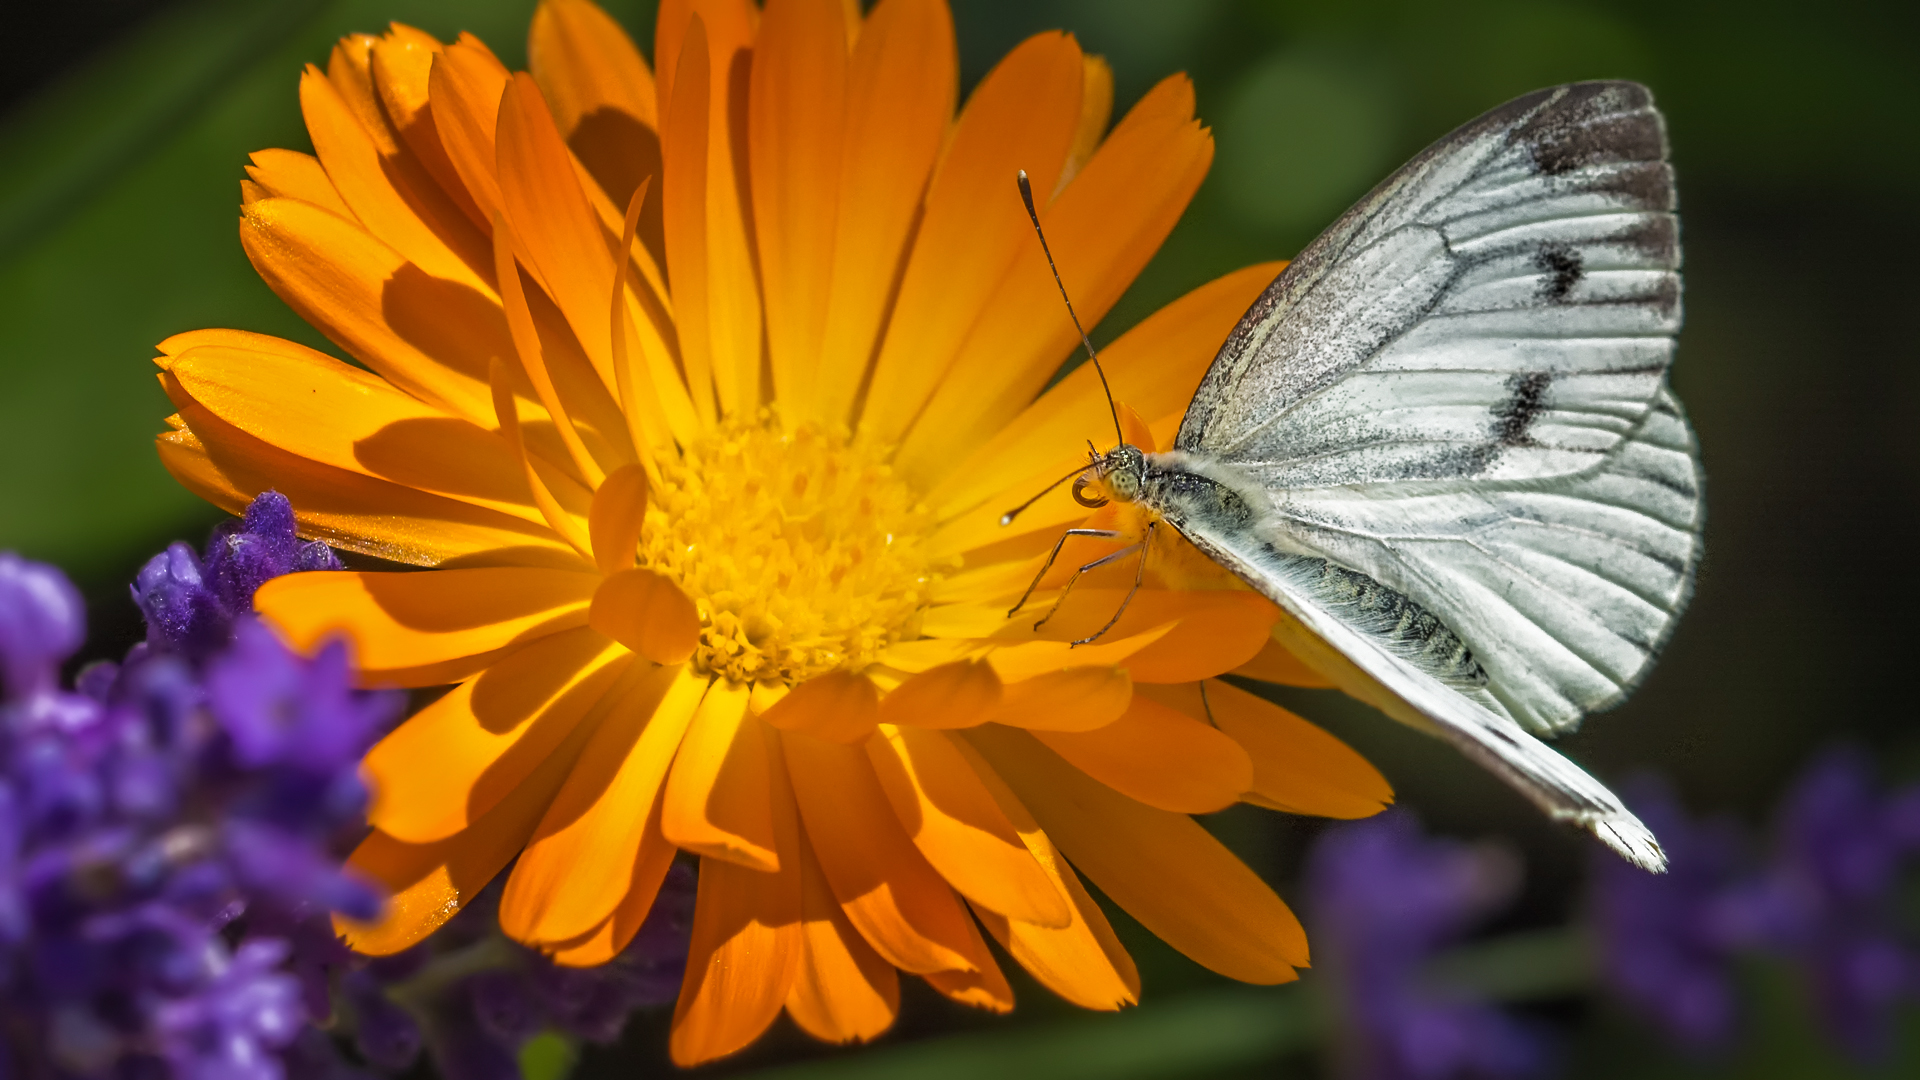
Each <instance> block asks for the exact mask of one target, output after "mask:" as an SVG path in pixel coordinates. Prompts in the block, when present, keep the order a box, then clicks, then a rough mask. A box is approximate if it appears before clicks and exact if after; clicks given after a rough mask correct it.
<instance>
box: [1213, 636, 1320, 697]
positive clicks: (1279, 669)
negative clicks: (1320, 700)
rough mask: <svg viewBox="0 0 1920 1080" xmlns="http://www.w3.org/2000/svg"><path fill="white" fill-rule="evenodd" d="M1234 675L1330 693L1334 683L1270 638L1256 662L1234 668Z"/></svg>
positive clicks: (1252, 661) (1248, 662) (1253, 660)
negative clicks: (1329, 690) (1328, 691)
mask: <svg viewBox="0 0 1920 1080" xmlns="http://www.w3.org/2000/svg"><path fill="white" fill-rule="evenodd" d="M1230 674H1234V675H1243V676H1245V677H1247V678H1249V679H1259V680H1260V681H1261V682H1270V683H1280V684H1281V685H1283V686H1300V687H1306V688H1307V689H1311V690H1328V689H1332V687H1333V680H1332V679H1329V678H1327V677H1326V676H1325V675H1322V674H1320V673H1319V672H1318V671H1315V670H1314V669H1313V668H1311V667H1309V666H1308V665H1307V662H1306V661H1305V660H1302V659H1300V658H1299V657H1298V656H1295V655H1294V654H1293V653H1291V652H1289V651H1287V647H1286V646H1284V645H1282V644H1280V643H1279V642H1278V641H1273V640H1271V639H1269V640H1268V641H1267V644H1266V645H1265V646H1264V647H1263V648H1262V649H1261V650H1260V652H1259V654H1258V655H1256V656H1255V657H1254V658H1253V659H1251V660H1249V661H1247V662H1246V663H1244V664H1241V665H1240V666H1239V667H1237V668H1234V669H1233V671H1232V672H1231V673H1230Z"/></svg>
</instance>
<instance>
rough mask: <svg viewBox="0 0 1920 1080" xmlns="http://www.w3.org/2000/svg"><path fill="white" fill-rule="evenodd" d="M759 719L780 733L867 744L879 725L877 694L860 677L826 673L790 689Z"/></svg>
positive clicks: (850, 673)
mask: <svg viewBox="0 0 1920 1080" xmlns="http://www.w3.org/2000/svg"><path fill="white" fill-rule="evenodd" d="M756 689H757V688H756ZM760 719H762V720H765V721H766V722H767V723H769V724H772V725H773V726H774V727H776V728H779V729H780V730H782V731H799V732H804V733H806V734H808V735H811V736H813V737H814V738H817V739H826V740H828V741H830V742H837V743H844V744H846V745H848V746H857V745H859V744H861V743H864V742H866V741H867V736H869V735H872V734H873V731H874V725H875V724H876V723H878V722H879V719H880V694H879V692H878V691H877V690H876V689H874V685H873V683H872V681H871V680H869V679H867V678H866V677H865V676H863V675H856V674H854V673H853V672H851V671H835V672H829V673H828V674H825V675H818V676H815V677H814V678H811V679H808V680H807V681H806V682H803V683H801V684H800V685H799V686H796V687H794V688H793V691H792V692H791V693H789V694H787V695H786V696H785V697H783V698H781V699H780V700H779V701H777V702H775V703H774V704H773V705H771V706H769V707H768V708H767V710H766V711H765V712H763V713H762V714H761V715H760Z"/></svg>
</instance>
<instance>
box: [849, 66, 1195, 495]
mask: <svg viewBox="0 0 1920 1080" xmlns="http://www.w3.org/2000/svg"><path fill="white" fill-rule="evenodd" d="M1192 110H1193V87H1192V84H1191V83H1189V82H1188V81H1187V78H1186V76H1184V75H1176V76H1173V77H1172V78H1169V79H1167V80H1166V81H1165V82H1162V83H1161V84H1160V85H1159V86H1157V87H1155V88H1154V89H1153V90H1151V91H1149V92H1148V93H1147V96H1146V97H1144V98H1142V99H1141V101H1140V103H1139V104H1138V105H1136V106H1134V109H1133V112H1132V113H1130V114H1129V115H1128V116H1127V118H1126V119H1125V120H1122V121H1121V122H1120V125H1119V126H1118V127H1117V128H1115V129H1114V132H1113V135H1112V136H1111V137H1110V138H1108V139H1107V141H1106V143H1105V144H1103V145H1102V146H1101V147H1100V151H1099V153H1097V154H1095V155H1094V157H1093V160H1091V161H1089V162H1088V163H1087V166H1086V168H1084V169H1082V170H1081V171H1080V173H1079V175H1077V176H1075V177H1074V179H1073V182H1072V183H1071V184H1068V185H1067V187H1066V189H1065V190H1064V191H1062V192H1061V193H1060V196H1059V198H1058V199H1056V200H1054V202H1053V204H1052V205H1051V206H1049V207H1047V208H1046V210H1045V211H1044V212H1043V213H1042V220H1043V221H1044V222H1045V224H1046V229H1047V240H1048V242H1049V243H1051V244H1052V245H1053V250H1054V252H1055V254H1056V259H1057V261H1058V264H1059V269H1060V276H1061V279H1062V280H1063V281H1065V282H1066V287H1067V294H1068V295H1069V296H1071V297H1073V302H1074V305H1075V308H1076V309H1077V310H1078V311H1079V312H1080V318H1081V320H1082V321H1083V322H1084V323H1085V325H1088V326H1092V325H1094V324H1095V323H1097V322H1099V320H1100V319H1101V317H1102V316H1104V315H1105V314H1106V312H1107V311H1108V309H1110V308H1111V307H1112V306H1113V305H1114V303H1115V302H1116V301H1118V300H1119V299H1120V294H1121V293H1122V292H1124V291H1126V288H1127V286H1128V285H1130V284H1132V283H1133V279H1134V277H1135V276H1136V275H1137V274H1139V272H1140V270H1141V269H1142V268H1144V267H1145V266H1146V264H1147V260H1148V259H1149V258H1151V257H1152V256H1153V253H1154V252H1155V251H1156V250H1158V249H1159V247H1160V242H1161V241H1162V240H1164V239H1166V236H1167V233H1168V232H1170V231H1172V229H1173V226H1174V223H1175V222H1176V221H1178V220H1179V218H1180V214H1181V212H1182V211H1184V210H1185V209H1186V205H1187V202H1188V200H1190V199H1191V198H1192V197H1193V193H1194V191H1195V190H1197V189H1198V188H1199V186H1200V181H1201V179H1202V178H1204V177H1205V176H1206V173H1207V165H1208V164H1209V163H1210V162H1211V161H1212V158H1213V141H1212V139H1211V137H1210V136H1208V134H1207V133H1206V131H1205V129H1203V128H1202V127H1201V126H1200V125H1199V123H1198V122H1197V121H1195V120H1193V118H1192V115H1193V114H1192ZM1034 179H1035V182H1036V183H1038V182H1039V181H1040V178H1039V177H1035V178H1034ZM1041 190H1043V191H1044V190H1048V189H1046V188H1044V187H1043V188H1041ZM1003 198H1004V196H1003ZM1016 209H1017V208H1016ZM1052 284H1053V273H1052V271H1050V270H1049V269H1048V267H1047V259H1046V256H1045V254H1044V253H1043V252H1042V251H1041V250H1040V245H1039V244H1038V243H1037V242H1031V241H1030V242H1028V243H1026V244H1024V245H1022V246H1020V247H1017V248H1015V249H1014V257H1013V260H1012V265H1011V266H1010V267H1009V268H1008V269H1007V270H1006V272H1005V274H1004V276H1003V278H1002V280H1001V281H1000V282H999V283H998V285H997V288H996V290H995V292H994V293H993V294H992V295H991V297H990V299H988V300H987V301H986V304H985V306H984V308H983V309H982V313H981V316H980V319H979V322H978V323H977V324H976V325H974V326H973V327H972V329H971V330H970V331H969V333H968V335H967V338H966V342H965V345H964V346H963V347H962V348H961V349H960V351H959V354H958V355H957V356H956V357H955V358H954V360H953V362H952V364H951V366H950V368H949V369H947V370H945V371H943V372H942V373H941V377H942V381H941V383H940V386H939V389H938V390H936V391H935V392H934V393H933V395H932V396H931V398H930V399H929V400H928V401H927V405H926V408H925V409H924V410H923V411H922V412H921V413H920V415H919V417H918V419H916V420H915V421H914V426H913V430H912V432H911V433H910V434H908V435H907V437H906V438H905V440H904V441H902V443H901V444H900V449H899V451H898V452H897V454H896V455H895V458H894V464H895V467H896V468H898V469H899V470H900V474H901V475H902V476H904V477H907V478H909V479H911V480H915V481H919V482H921V483H923V484H931V483H932V482H933V481H934V480H937V479H938V478H939V477H941V476H944V475H945V474H946V472H947V470H949V469H950V468H952V467H953V466H954V465H956V464H958V463H959V459H960V458H962V457H965V456H966V455H967V454H968V453H969V452H971V451H972V449H973V448H974V447H976V446H978V445H979V444H980V443H982V442H984V441H985V440H986V439H988V438H990V437H991V436H992V435H993V434H994V433H995V432H997V431H998V430H999V429H1000V428H1001V426H1002V425H1004V424H1005V423H1006V421H1007V418H1008V417H1010V416H1013V415H1015V414H1017V413H1018V412H1019V410H1020V409H1022V408H1024V407H1025V406H1026V405H1027V404H1028V403H1029V402H1031V401H1032V400H1033V398H1034V395H1036V394H1038V393H1039V392H1040V390H1041V389H1042V388H1043V387H1045V386H1046V385H1047V382H1048V381H1049V380H1050V379H1051V378H1052V377H1053V375H1054V373H1055V372H1056V371H1057V370H1058V369H1059V366H1060V362H1061V361H1062V360H1063V359H1065V358H1066V356H1067V355H1068V354H1069V353H1070V352H1071V351H1072V349H1073V347H1074V345H1075V343H1076V342H1077V341H1078V340H1079V333H1078V332H1077V331H1076V330H1075V329H1074V327H1073V321H1072V319H1070V318H1069V317H1068V315H1067V311H1066V306H1065V305H1063V304H1061V303H1059V302H1058V301H1059V296H1058V294H1057V292H1056V294H1055V295H1053V296H1049V295H1047V288H1048V287H1049V286H1051V285H1052ZM903 299H904V294H903ZM876 385H877V384H876Z"/></svg>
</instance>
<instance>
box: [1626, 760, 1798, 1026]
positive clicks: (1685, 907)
mask: <svg viewBox="0 0 1920 1080" xmlns="http://www.w3.org/2000/svg"><path fill="white" fill-rule="evenodd" d="M1628 795H1629V798H1628V802H1629V803H1631V804H1632V806H1633V808H1634V812H1635V813H1637V814H1639V815H1640V819H1641V820H1642V821H1644V822H1646V824H1647V826H1648V827H1649V828H1651V829H1652V830H1653V831H1654V835H1656V836H1658V837H1660V842H1661V845H1662V846H1663V847H1665V848H1666V851H1667V859H1668V870H1667V872H1666V873H1665V874H1649V873H1647V872H1646V871H1644V870H1640V869H1638V868H1636V867H1634V866H1632V865H1630V864H1628V863H1626V862H1625V861H1623V860H1621V859H1619V858H1616V857H1614V856H1613V855H1612V854H1611V853H1609V852H1600V853H1597V854H1596V855H1595V856H1594V858H1593V876H1592V878H1591V882H1592V884H1591V890H1592V892H1591V906H1592V917H1593V920H1594V929H1595V933H1596V935H1597V937H1598V939H1599V942H1600V949H1599V953H1600V957H1599V962H1600V972H1601V977H1602V979H1604V980H1605V981H1606V983H1607V984H1608V985H1609V986H1610V987H1611V988H1612V989H1613V990H1614V991H1615V992H1616V993H1617V994H1618V995H1619V996H1620V997H1621V999H1622V1000H1624V1001H1625V1002H1626V1003H1627V1004H1628V1005H1629V1006H1630V1007H1632V1008H1633V1009H1635V1010H1636V1011H1637V1012H1639V1013H1641V1014H1642V1015H1644V1016H1645V1017H1646V1018H1647V1019H1649V1020H1650V1021H1652V1022H1653V1023H1655V1024H1657V1025H1659V1026H1660V1027H1661V1028H1663V1029H1664V1030H1665V1031H1666V1032H1667V1034H1668V1035H1670V1036H1671V1037H1672V1038H1674V1039H1675V1040H1676V1041H1678V1042H1680V1043H1681V1044H1683V1045H1685V1046H1688V1047H1692V1048H1694V1049H1697V1050H1715V1049H1720V1048H1724V1047H1726V1046H1728V1045H1729V1044H1730V1043H1731V1042H1732V1040H1733V1038H1734V1036H1735V1034H1736V1033H1737V1031H1738V1027H1739V1007H1738V995H1737V993H1736V989H1735V985H1734V978H1733V970H1732V964H1733V959H1734V957H1735V955H1736V954H1737V952H1738V951H1739V950H1741V949H1743V948H1750V947H1752V946H1753V945H1754V944H1756V943H1757V941H1758V940H1759V939H1760V938H1762V937H1763V936H1764V934H1765V930H1764V928H1763V924H1764V923H1765V922H1766V921H1767V916H1766V915H1765V914H1764V913H1763V912H1760V911H1757V910H1755V909H1754V907H1753V905H1751V904H1750V903H1749V902H1747V898H1746V897H1744V896H1743V895H1742V894H1741V893H1740V892H1739V891H1737V890H1736V889H1735V885H1736V883H1738V882H1739V881H1741V880H1742V878H1743V876H1744V875H1746V874H1747V873H1748V872H1749V869H1748V868H1749V866H1750V863H1751V854H1750V852H1749V850H1748V847H1749V845H1747V844H1746V842H1745V837H1744V836H1742V835H1741V832H1740V830H1739V828H1738V827H1737V826H1736V825H1735V824H1734V823H1733V822H1731V821H1726V820H1718V821H1706V822H1696V821H1694V820H1692V819H1690V818H1688V817H1687V815H1686V812H1685V811H1684V810H1683V809H1682V808H1681V807H1680V804H1679V801H1678V800H1677V799H1676V798H1675V797H1674V795H1673V792H1672V791H1671V789H1669V788H1668V787H1667V786H1666V785H1665V784H1663V783H1661V782H1660V781H1658V780H1656V779H1654V778H1652V777H1642V778H1639V779H1637V780H1635V781H1634V782H1633V784H1631V785H1630V786H1629V787H1628Z"/></svg>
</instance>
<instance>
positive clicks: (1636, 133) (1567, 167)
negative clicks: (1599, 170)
mask: <svg viewBox="0 0 1920 1080" xmlns="http://www.w3.org/2000/svg"><path fill="white" fill-rule="evenodd" d="M1522 100H1525V99H1522ZM1513 137H1514V139H1516V140H1518V141H1519V142H1520V143H1521V144H1522V145H1524V146H1525V147H1526V148H1527V153H1528V154H1529V155H1530V156H1531V157H1532V158H1533V163H1534V167H1535V168H1537V169H1538V170H1539V171H1540V172H1542V173H1545V174H1547V175H1549V176H1559V175H1562V174H1564V173H1569V172H1573V171H1574V170H1576V169H1584V168H1588V167H1589V166H1593V165H1603V164H1611V163H1615V162H1632V161H1662V160H1664V159H1665V158H1666V156H1667V133H1666V127H1665V125H1663V124H1662V123H1661V122H1660V114H1659V113H1658V112H1656V111H1655V110H1654V108H1653V93H1652V92H1651V91H1649V90H1648V89H1647V88H1646V87H1644V86H1641V85H1640V84H1639V83H1631V82H1589V83H1574V84H1573V85H1571V86H1565V87H1560V88H1559V90H1558V92H1557V96H1550V97H1548V98H1547V100H1545V101H1543V102H1541V107H1540V108H1539V109H1538V111H1536V112H1535V113H1534V114H1533V115H1532V116H1529V117H1528V118H1527V119H1526V120H1525V121H1524V122H1523V123H1521V124H1520V126H1519V127H1517V128H1515V129H1514V132H1513Z"/></svg>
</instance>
